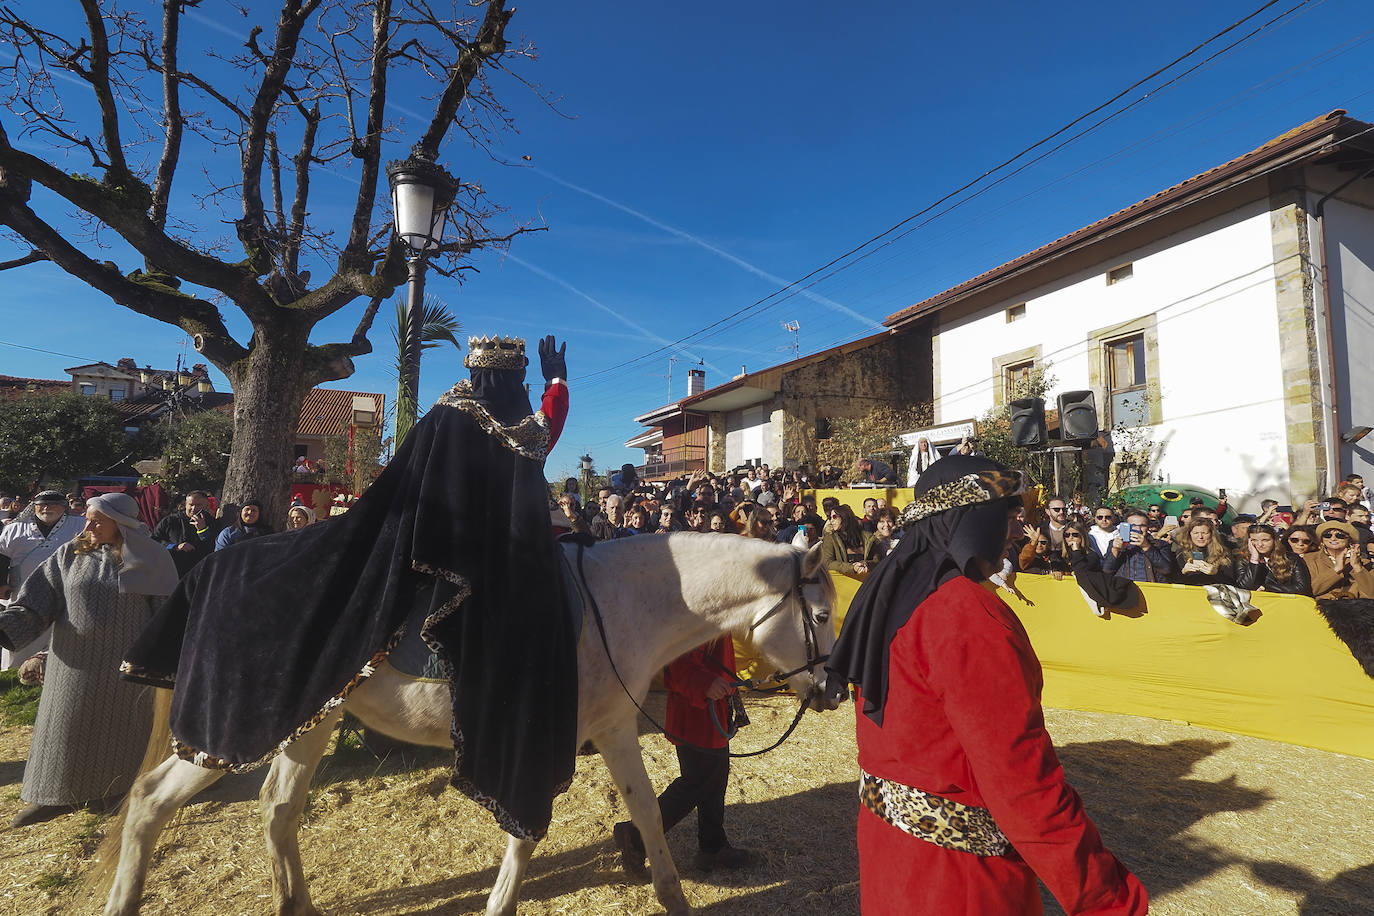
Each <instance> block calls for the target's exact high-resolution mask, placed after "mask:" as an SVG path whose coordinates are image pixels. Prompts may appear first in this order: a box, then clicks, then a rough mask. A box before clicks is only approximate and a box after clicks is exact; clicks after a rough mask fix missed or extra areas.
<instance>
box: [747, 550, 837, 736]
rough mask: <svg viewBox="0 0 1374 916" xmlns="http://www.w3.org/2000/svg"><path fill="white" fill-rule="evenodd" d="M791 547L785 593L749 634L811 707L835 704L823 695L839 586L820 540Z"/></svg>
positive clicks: (834, 705)
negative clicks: (812, 544) (828, 568)
mask: <svg viewBox="0 0 1374 916" xmlns="http://www.w3.org/2000/svg"><path fill="white" fill-rule="evenodd" d="M790 550H791V556H790V557H789V560H790V564H789V565H790V571H789V573H788V576H789V578H788V582H787V583H786V584H785V585H784V586H783V587H784V588H786V589H787V593H786V595H785V596H784V597H783V600H782V601H781V602H780V603H779V604H778V605H777V606H775V608H774V609H773V611H770V612H769V613H768V614H767V615H766V616H765V617H764V618H762V619H760V620H759V621H758V622H757V623H756V624H755V625H754V627H753V629H752V632H751V634H750V635H751V638H752V640H753V642H754V644H755V645H756V646H757V647H758V648H759V649H760V650H761V651H762V652H763V654H764V655H766V656H767V657H768V658H769V660H770V661H772V662H773V664H775V665H777V666H778V668H779V670H780V671H781V672H782V674H784V675H786V681H787V685H788V686H789V687H791V688H792V691H793V692H794V693H796V695H797V696H798V697H801V698H803V701H805V702H808V703H809V704H810V707H811V708H812V709H817V710H823V709H836V708H837V707H838V706H839V702H838V701H837V700H832V699H827V698H826V696H825V692H826V691H825V660H826V658H827V657H828V656H829V655H830V650H831V648H833V647H834V645H835V623H834V621H835V585H834V583H832V582H831V581H830V576H829V575H828V574H827V573H826V571H825V566H824V565H823V564H822V562H821V545H820V544H817V545H816V546H815V547H813V548H811V549H810V550H803V549H801V548H790Z"/></svg>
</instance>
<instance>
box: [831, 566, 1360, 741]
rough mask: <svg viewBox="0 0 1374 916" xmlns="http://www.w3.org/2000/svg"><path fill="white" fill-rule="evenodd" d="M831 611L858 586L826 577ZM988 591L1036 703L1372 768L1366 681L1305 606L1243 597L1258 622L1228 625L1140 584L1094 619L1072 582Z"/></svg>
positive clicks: (1202, 602)
mask: <svg viewBox="0 0 1374 916" xmlns="http://www.w3.org/2000/svg"><path fill="white" fill-rule="evenodd" d="M832 578H833V579H834V581H835V585H836V588H837V589H838V591H839V603H840V607H838V608H836V615H835V618H836V624H837V626H838V624H839V622H840V621H842V620H843V619H844V612H845V611H847V610H848V608H849V602H850V600H851V599H852V598H853V597H854V592H855V591H856V590H857V589H858V586H859V581H858V580H857V579H854V578H851V577H849V576H833V577H832ZM1016 585H1017V588H1018V589H1019V591H1020V592H1021V594H1022V596H1023V598H1017V597H1013V596H1011V595H1008V594H1007V593H1006V592H1004V591H999V592H998V594H999V595H1001V596H1002V597H1003V598H1004V599H1005V600H1006V601H1007V603H1008V604H1009V605H1010V606H1011V608H1012V610H1014V611H1015V612H1016V614H1017V616H1018V617H1020V618H1021V622H1022V623H1023V624H1025V627H1026V631H1027V632H1028V633H1029V634H1030V638H1031V644H1032V645H1033V646H1034V647H1035V651H1036V654H1037V655H1039V656H1040V664H1041V665H1042V667H1043V668H1044V672H1045V693H1044V702H1045V705H1046V706H1052V707H1057V708H1061V709H1081V710H1086V711H1089V712H1111V713H1123V714H1126V715H1132V716H1148V717H1150V718H1155V719H1169V720H1174V721H1182V722H1187V723H1190V724H1193V725H1201V726H1205V727H1207V728H1215V729H1220V730H1221V731H1228V732H1234V733H1236V734H1241V735H1254V736H1256V737H1259V738H1268V739H1270V740H1273V741H1283V742H1286V743H1288V744H1300V745H1304V746H1306V747H1315V748H1321V749H1323V750H1328V751H1336V752H1338V753H1342V754H1351V755H1353V756H1356V757H1364V758H1366V759H1369V760H1374V680H1372V679H1370V678H1369V676H1367V675H1366V674H1365V673H1364V669H1362V668H1361V667H1360V664H1359V663H1358V662H1357V661H1355V659H1354V657H1353V656H1351V654H1350V650H1349V649H1347V648H1346V646H1345V644H1344V643H1342V642H1341V641H1340V640H1339V639H1337V638H1336V636H1335V634H1333V633H1332V632H1331V630H1330V629H1329V628H1328V627H1327V625H1326V620H1325V619H1324V618H1323V617H1322V616H1321V614H1320V613H1319V612H1318V611H1317V607H1316V604H1315V603H1314V602H1313V600H1312V599H1311V598H1304V597H1300V596H1296V595H1271V594H1268V593H1265V592H1254V593H1252V595H1251V599H1250V600H1251V603H1252V604H1253V605H1254V606H1255V607H1256V608H1258V609H1259V614H1258V616H1257V617H1256V619H1255V620H1254V622H1253V623H1251V624H1250V625H1249V626H1240V625H1238V624H1234V623H1231V622H1230V621H1229V620H1227V619H1225V618H1224V617H1222V616H1221V615H1220V614H1218V613H1217V612H1216V611H1215V610H1213V609H1212V605H1211V604H1210V603H1208V601H1207V595H1206V592H1205V591H1204V590H1203V589H1202V588H1200V587H1197V586H1189V585H1154V584H1149V583H1140V590H1141V593H1142V596H1143V599H1144V600H1143V603H1142V605H1141V606H1140V607H1138V608H1136V609H1134V610H1132V611H1128V612H1119V611H1112V612H1111V613H1110V615H1109V616H1108V617H1106V618H1099V617H1097V616H1096V615H1094V614H1093V612H1092V611H1091V610H1090V609H1089V607H1088V604H1087V602H1086V600H1085V599H1084V598H1083V596H1082V594H1081V593H1080V592H1079V590H1078V586H1077V585H1076V584H1075V583H1074V581H1073V579H1072V578H1071V577H1066V578H1065V579H1063V580H1062V581H1055V580H1054V579H1053V578H1051V577H1049V576H1032V575H1027V574H1025V573H1022V574H1020V575H1018V576H1017V577H1016Z"/></svg>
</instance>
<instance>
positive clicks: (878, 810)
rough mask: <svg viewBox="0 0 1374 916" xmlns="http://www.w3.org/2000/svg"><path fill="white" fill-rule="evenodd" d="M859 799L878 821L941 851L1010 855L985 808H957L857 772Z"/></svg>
mask: <svg viewBox="0 0 1374 916" xmlns="http://www.w3.org/2000/svg"><path fill="white" fill-rule="evenodd" d="M859 799H860V801H862V802H863V806H864V807H865V808H867V809H868V810H869V811H872V812H873V813H874V814H875V815H877V817H878V819H879V820H882V821H884V822H886V823H888V824H891V825H892V826H893V827H896V828H897V829H898V830H900V831H902V832H903V833H909V834H911V835H912V836H914V837H916V838H918V839H922V840H925V841H926V842H927V843H934V844H935V845H936V846H939V847H941V848H943V849H954V850H957V851H959V852H971V853H973V854H974V855H976V856H1004V855H1006V854H1007V853H1008V852H1010V851H1011V842H1010V841H1009V840H1008V839H1007V838H1006V836H1005V835H1004V834H1003V833H1002V830H1001V828H999V827H998V826H997V823H996V821H994V820H993V819H992V814H991V813H990V812H989V811H988V809H987V808H977V807H974V806H972V805H964V804H960V803H959V802H957V801H951V800H950V799H948V798H942V797H941V796H939V795H932V794H931V793H929V792H922V791H921V790H920V789H916V788H913V787H911V786H905V785H902V784H901V783H899V782H893V781H892V780H890V779H883V778H882V777H881V776H874V775H873V774H871V773H868V772H865V771H864V770H860V771H859Z"/></svg>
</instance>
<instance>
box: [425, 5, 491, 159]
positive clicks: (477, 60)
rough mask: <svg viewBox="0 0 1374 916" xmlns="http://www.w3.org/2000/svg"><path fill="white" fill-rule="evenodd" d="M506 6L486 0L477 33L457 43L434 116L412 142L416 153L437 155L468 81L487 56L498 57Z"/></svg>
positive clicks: (466, 88)
mask: <svg viewBox="0 0 1374 916" xmlns="http://www.w3.org/2000/svg"><path fill="white" fill-rule="evenodd" d="M505 6H506V3H505V0H488V3H487V13H486V16H485V17H483V19H482V24H481V26H480V27H478V29H477V35H476V36H475V37H474V39H473V40H472V41H471V42H470V43H468V44H466V45H462V46H460V47H459V49H458V60H457V61H456V62H455V63H454V65H453V67H452V68H451V69H450V70H449V79H448V85H446V86H445V87H444V93H443V95H441V96H440V97H439V104H438V106H437V107H436V108H435V111H434V120H432V121H430V122H429V129H428V130H426V131H425V135H424V136H423V137H421V138H420V141H419V142H418V143H416V144H415V152H416V153H417V154H418V155H420V156H422V157H424V158H426V159H429V160H431V161H434V160H437V159H438V158H439V146H440V144H441V143H443V141H444V135H445V134H446V133H448V128H449V125H450V124H452V123H453V120H454V118H455V117H457V115H458V106H459V105H461V104H462V103H463V99H465V98H466V97H467V94H468V85H469V84H470V83H471V82H472V81H473V80H474V79H476V78H477V72H478V71H479V70H480V69H481V67H482V64H483V62H484V61H486V59H487V58H490V57H500V56H501V53H502V52H503V51H505V50H506V36H505V29H506V23H508V22H510V17H511V16H512V15H513V14H514V12H515V10H510V11H507V10H506V9H505Z"/></svg>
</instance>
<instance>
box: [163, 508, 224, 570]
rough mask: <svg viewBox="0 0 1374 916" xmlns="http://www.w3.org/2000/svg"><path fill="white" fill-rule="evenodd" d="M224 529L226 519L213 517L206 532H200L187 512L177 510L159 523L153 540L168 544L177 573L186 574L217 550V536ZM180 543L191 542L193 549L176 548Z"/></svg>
mask: <svg viewBox="0 0 1374 916" xmlns="http://www.w3.org/2000/svg"><path fill="white" fill-rule="evenodd" d="M223 530H224V520H223V519H218V518H212V519H210V527H209V529H208V530H207V531H206V532H205V534H204V535H201V534H198V533H197V532H196V524H195V522H193V521H191V519H190V518H189V517H188V516H187V515H186V513H185V512H177V513H175V514H173V515H169V516H167V517H166V518H164V519H163V520H162V521H160V522H158V523H157V527H156V528H154V529H153V540H155V541H158V542H159V543H162V544H166V545H168V549H169V550H170V551H171V554H172V562H173V563H175V564H176V567H177V575H178V576H184V575H186V573H187V572H188V571H190V569H191V567H193V566H195V565H196V564H197V563H199V562H200V561H201V560H203V559H205V558H206V557H208V556H209V555H210V554H212V553H214V552H215V538H217V537H219V533H220V532H221V531H223ZM178 544H190V545H191V548H192V549H191V550H176V549H175V548H176V545H178Z"/></svg>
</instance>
